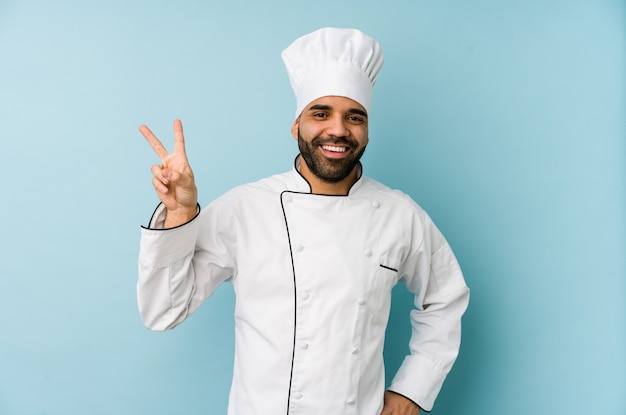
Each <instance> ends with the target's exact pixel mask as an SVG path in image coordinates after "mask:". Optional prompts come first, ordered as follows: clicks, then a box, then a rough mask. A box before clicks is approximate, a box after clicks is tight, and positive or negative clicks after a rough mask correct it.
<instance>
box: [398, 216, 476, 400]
mask: <svg viewBox="0 0 626 415" xmlns="http://www.w3.org/2000/svg"><path fill="white" fill-rule="evenodd" d="M421 229H422V237H421V238H419V239H421V243H420V245H419V248H418V249H417V250H416V251H415V252H414V253H413V254H412V256H411V257H410V258H409V259H408V260H407V261H406V263H405V267H404V268H403V279H404V280H405V281H406V285H407V287H408V289H409V290H410V291H411V292H412V293H414V294H415V301H414V302H415V309H414V310H412V311H411V316H410V318H411V328H412V333H411V340H410V343H409V350H410V354H409V355H408V356H406V357H405V359H404V361H403V362H402V365H401V366H400V369H399V370H398V372H397V373H396V375H395V377H394V378H393V380H392V383H391V385H390V387H389V390H390V391H392V392H396V393H399V394H401V395H404V396H405V397H407V398H409V399H411V400H412V401H413V402H415V403H417V404H418V405H419V406H420V407H421V408H422V409H424V410H425V411H430V410H432V407H433V405H434V402H435V399H436V398H437V395H438V394H439V391H440V390H441V387H442V385H443V382H444V380H445V378H446V376H447V374H448V373H449V372H450V369H451V368H452V365H453V364H454V361H455V360H456V358H457V355H458V351H459V346H460V343H461V317H462V316H463V314H464V312H465V310H466V309H467V305H468V303H469V289H468V288H467V286H466V284H465V280H464V278H463V274H462V272H461V268H460V267H459V264H458V262H457V260H456V258H455V256H454V253H453V252H452V249H451V248H450V246H449V245H448V243H447V242H446V240H445V239H444V237H443V235H442V234H441V233H440V232H439V230H438V229H437V228H436V227H435V225H434V224H433V223H432V222H431V221H430V219H429V218H426V220H425V221H424V225H423V227H421Z"/></svg>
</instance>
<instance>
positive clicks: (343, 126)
mask: <svg viewBox="0 0 626 415" xmlns="http://www.w3.org/2000/svg"><path fill="white" fill-rule="evenodd" d="M367 125H368V124H367V112H366V111H365V108H363V106H362V105H360V104H359V103H357V102H356V101H353V100H351V99H349V98H345V97H336V96H327V97H322V98H318V99H316V100H315V101H313V102H311V103H310V104H309V105H307V106H306V107H305V109H304V111H302V114H301V115H300V117H298V119H296V121H295V122H294V124H293V127H292V130H291V133H292V135H293V136H294V138H296V139H297V140H298V147H299V149H300V154H301V155H302V158H303V159H304V162H305V163H306V165H307V167H308V168H309V170H310V171H311V172H312V173H313V174H314V175H315V176H317V178H319V179H321V180H322V181H324V182H327V183H337V182H340V181H342V180H343V179H345V178H347V177H348V176H349V175H350V173H352V172H353V171H354V169H355V167H356V165H357V164H358V162H359V159H360V158H361V156H362V155H363V152H364V151H365V147H366V146H367V143H368V128H367Z"/></svg>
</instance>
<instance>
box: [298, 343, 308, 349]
mask: <svg viewBox="0 0 626 415" xmlns="http://www.w3.org/2000/svg"><path fill="white" fill-rule="evenodd" d="M300 348H301V349H302V350H306V349H308V348H309V344H308V343H302V344H301V345H300Z"/></svg>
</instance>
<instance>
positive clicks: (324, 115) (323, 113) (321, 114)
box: [312, 112, 328, 118]
mask: <svg viewBox="0 0 626 415" xmlns="http://www.w3.org/2000/svg"><path fill="white" fill-rule="evenodd" d="M312 116H313V117H314V118H326V117H328V114H326V113H325V112H315V113H313V114H312Z"/></svg>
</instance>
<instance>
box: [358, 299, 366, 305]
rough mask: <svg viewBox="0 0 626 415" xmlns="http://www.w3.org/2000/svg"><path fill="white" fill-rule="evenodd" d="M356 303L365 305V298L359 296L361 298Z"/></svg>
mask: <svg viewBox="0 0 626 415" xmlns="http://www.w3.org/2000/svg"><path fill="white" fill-rule="evenodd" d="M357 304H359V305H365V299H364V298H361V299H360V300H359V301H358V303H357Z"/></svg>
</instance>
